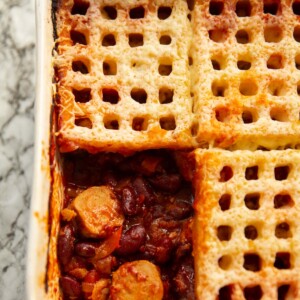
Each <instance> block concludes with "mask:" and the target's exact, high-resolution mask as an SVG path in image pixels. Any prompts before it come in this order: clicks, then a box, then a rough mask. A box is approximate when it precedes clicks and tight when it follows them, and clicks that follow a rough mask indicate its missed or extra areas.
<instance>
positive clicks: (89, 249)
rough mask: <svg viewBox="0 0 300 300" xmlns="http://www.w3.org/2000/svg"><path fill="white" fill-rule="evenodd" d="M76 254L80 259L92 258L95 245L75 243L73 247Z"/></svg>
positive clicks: (94, 252)
mask: <svg viewBox="0 0 300 300" xmlns="http://www.w3.org/2000/svg"><path fill="white" fill-rule="evenodd" d="M75 252H76V254H78V255H80V256H82V257H93V256H94V255H95V254H96V245H95V244H92V243H84V242H83V243H77V244H76V246H75Z"/></svg>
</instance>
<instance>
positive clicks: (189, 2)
mask: <svg viewBox="0 0 300 300" xmlns="http://www.w3.org/2000/svg"><path fill="white" fill-rule="evenodd" d="M195 2H196V1H195V0H187V5H188V9H189V10H190V11H193V10H194V7H195Z"/></svg>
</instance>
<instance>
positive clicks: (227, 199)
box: [219, 194, 231, 211]
mask: <svg viewBox="0 0 300 300" xmlns="http://www.w3.org/2000/svg"><path fill="white" fill-rule="evenodd" d="M230 204H231V195H230V194H223V195H222V196H221V197H220V199H219V206H220V209H221V210H222V211H226V210H228V209H230Z"/></svg>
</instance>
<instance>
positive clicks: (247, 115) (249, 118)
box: [242, 109, 258, 124]
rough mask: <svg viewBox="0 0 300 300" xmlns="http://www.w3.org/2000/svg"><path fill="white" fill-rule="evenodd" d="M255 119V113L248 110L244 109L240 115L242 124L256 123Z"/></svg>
mask: <svg viewBox="0 0 300 300" xmlns="http://www.w3.org/2000/svg"><path fill="white" fill-rule="evenodd" d="M257 119H258V117H257V113H256V112H254V111H252V110H250V109H245V110H244V111H243V113H242V120H243V123H244V124H251V123H254V122H256V121H257Z"/></svg>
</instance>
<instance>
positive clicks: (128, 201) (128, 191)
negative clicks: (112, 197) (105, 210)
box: [122, 187, 138, 216]
mask: <svg viewBox="0 0 300 300" xmlns="http://www.w3.org/2000/svg"><path fill="white" fill-rule="evenodd" d="M122 209H123V212H124V214H125V215H127V216H134V215H136V214H137V212H138V204H137V199H136V195H135V193H134V190H133V189H132V188H131V187H125V188H123V190H122Z"/></svg>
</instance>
